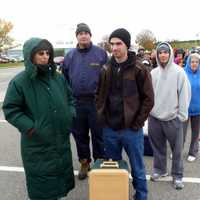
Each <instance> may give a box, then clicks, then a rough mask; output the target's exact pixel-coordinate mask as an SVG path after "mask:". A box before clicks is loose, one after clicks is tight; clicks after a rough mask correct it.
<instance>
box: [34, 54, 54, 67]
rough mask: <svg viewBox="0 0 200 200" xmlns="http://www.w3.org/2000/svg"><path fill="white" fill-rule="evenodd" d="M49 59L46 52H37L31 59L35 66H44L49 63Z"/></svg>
mask: <svg viewBox="0 0 200 200" xmlns="http://www.w3.org/2000/svg"><path fill="white" fill-rule="evenodd" d="M49 57H50V55H49V51H48V50H41V51H38V52H37V53H36V54H35V56H34V58H33V63H34V64H36V65H46V64H48V62H49Z"/></svg>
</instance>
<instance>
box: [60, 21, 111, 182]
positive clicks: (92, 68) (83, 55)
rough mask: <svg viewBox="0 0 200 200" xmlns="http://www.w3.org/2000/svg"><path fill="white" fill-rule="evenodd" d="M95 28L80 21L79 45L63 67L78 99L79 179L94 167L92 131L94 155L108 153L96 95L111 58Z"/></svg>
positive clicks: (77, 140) (78, 31)
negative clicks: (95, 38)
mask: <svg viewBox="0 0 200 200" xmlns="http://www.w3.org/2000/svg"><path fill="white" fill-rule="evenodd" d="M91 36H92V34H91V31H90V28H89V26H88V25H87V24H85V23H80V24H78V25H77V29H76V38H77V41H78V44H77V47H76V48H74V49H72V50H71V51H70V52H69V53H68V54H67V55H66V56H65V59H64V63H63V71H64V75H65V77H66V79H67V80H68V81H69V83H70V85H71V87H72V91H73V95H74V97H75V99H76V110H77V117H76V119H75V120H74V128H73V131H72V132H73V135H74V138H75V141H76V146H77V152H78V157H79V161H80V163H81V167H80V171H79V175H78V177H79V179H80V180H81V179H85V178H86V177H87V172H88V170H89V168H90V162H91V153H90V145H89V144H90V136H89V129H90V131H91V139H92V147H93V151H92V152H93V159H94V160H96V159H98V158H103V157H104V147H103V140H102V129H101V128H100V126H99V124H97V117H96V108H95V102H94V96H95V92H96V88H97V84H98V81H99V74H100V71H101V67H102V65H104V64H105V63H106V62H107V54H106V52H105V51H104V50H103V49H101V48H99V47H97V46H95V45H93V44H92V42H91Z"/></svg>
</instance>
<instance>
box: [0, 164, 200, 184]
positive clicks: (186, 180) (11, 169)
mask: <svg viewBox="0 0 200 200" xmlns="http://www.w3.org/2000/svg"><path fill="white" fill-rule="evenodd" d="M0 171H5V172H24V168H23V167H9V166H0ZM74 175H75V176H77V175H78V170H74ZM129 177H130V178H132V177H131V175H129ZM146 178H147V180H150V175H146ZM159 181H161V182H162V181H164V182H170V181H172V177H171V176H167V177H164V178H161V179H159ZM183 182H184V183H199V184H200V178H193V177H184V178H183Z"/></svg>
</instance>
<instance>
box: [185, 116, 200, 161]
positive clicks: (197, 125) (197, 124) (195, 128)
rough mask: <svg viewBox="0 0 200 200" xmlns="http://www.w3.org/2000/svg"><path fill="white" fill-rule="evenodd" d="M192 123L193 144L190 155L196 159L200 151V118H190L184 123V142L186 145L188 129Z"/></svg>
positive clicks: (191, 144)
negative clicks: (199, 139)
mask: <svg viewBox="0 0 200 200" xmlns="http://www.w3.org/2000/svg"><path fill="white" fill-rule="evenodd" d="M189 121H190V123H191V143H190V148H189V153H188V154H189V155H191V156H194V157H196V156H197V154H198V151H199V141H198V138H199V129H200V116H190V117H189V119H188V120H187V121H186V122H184V125H183V133H184V134H183V136H184V140H183V142H184V143H185V140H186V135H187V127H188V123H189Z"/></svg>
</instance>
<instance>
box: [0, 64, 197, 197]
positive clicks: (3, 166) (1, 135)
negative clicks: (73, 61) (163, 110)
mask: <svg viewBox="0 0 200 200" xmlns="http://www.w3.org/2000/svg"><path fill="white" fill-rule="evenodd" d="M21 70H23V68H19V67H18V68H4V69H0V102H1V101H2V99H3V97H4V95H5V91H6V88H7V85H8V82H9V80H10V79H11V78H12V77H13V76H14V75H15V74H16V73H18V72H19V71H21ZM189 141H190V132H188V138H187V142H186V146H185V149H184V184H185V188H184V189H183V190H181V191H177V190H175V189H174V188H173V187H172V184H171V180H170V178H169V177H168V178H166V179H164V181H161V182H151V181H149V180H148V189H149V200H200V158H198V159H197V160H196V161H195V162H194V163H188V162H187V161H186V157H187V151H188V147H189ZM71 147H72V153H73V165H74V171H75V174H77V170H78V169H79V163H78V158H77V153H76V147H75V143H74V139H73V137H71ZM169 154H170V151H169V150H168V155H169ZM124 159H125V160H128V158H127V156H126V154H125V153H124ZM144 160H145V165H146V171H147V178H148V179H149V175H150V174H151V170H152V162H153V158H152V157H147V156H145V157H144ZM170 168H171V160H170V159H168V171H169V172H170ZM129 193H130V200H131V199H132V198H131V196H132V194H133V193H134V191H133V189H132V184H131V179H130V192H129ZM26 199H27V193H26V183H25V174H24V172H23V166H22V161H21V156H20V133H19V132H18V130H17V129H16V128H14V127H13V126H11V125H10V124H8V123H7V122H6V121H5V120H4V117H3V113H2V111H1V109H0V200H26ZM66 200H88V179H86V180H84V181H79V180H78V179H77V176H76V187H75V189H74V190H72V191H71V192H70V193H69V194H68V197H67V198H66ZM102 200H103V199H102ZM116 200H117V199H116Z"/></svg>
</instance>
